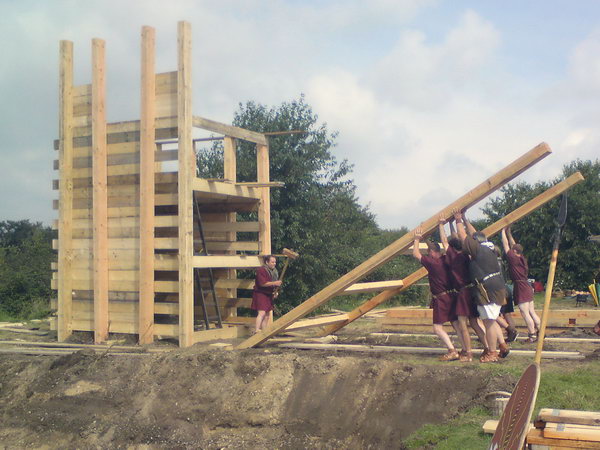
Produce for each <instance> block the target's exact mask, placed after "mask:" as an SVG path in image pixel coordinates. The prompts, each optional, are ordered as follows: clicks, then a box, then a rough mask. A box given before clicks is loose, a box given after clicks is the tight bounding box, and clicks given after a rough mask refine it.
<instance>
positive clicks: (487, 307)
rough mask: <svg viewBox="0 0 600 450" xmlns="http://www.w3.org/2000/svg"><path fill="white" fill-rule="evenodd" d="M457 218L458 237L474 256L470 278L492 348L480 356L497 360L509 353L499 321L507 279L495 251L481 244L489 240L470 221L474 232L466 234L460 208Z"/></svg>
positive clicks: (484, 360) (470, 226)
mask: <svg viewBox="0 0 600 450" xmlns="http://www.w3.org/2000/svg"><path fill="white" fill-rule="evenodd" d="M454 220H455V221H456V228H457V231H458V237H459V239H460V240H461V242H462V244H463V251H464V252H466V253H467V254H468V255H469V256H470V257H471V261H470V263H469V272H470V276H471V281H472V282H473V283H475V288H474V289H473V291H474V293H475V296H476V299H477V302H478V305H477V311H478V312H479V317H480V318H481V319H482V320H483V323H484V325H485V330H486V340H487V344H488V345H487V346H488V349H489V351H488V353H487V354H484V355H482V356H481V358H480V361H481V362H483V363H487V362H496V361H499V358H500V357H504V356H506V355H508V352H509V350H508V346H507V345H506V343H505V342H504V336H503V334H502V330H501V329H500V326H499V325H498V323H497V322H496V319H497V318H498V315H499V314H500V308H501V306H502V305H503V304H505V303H506V289H505V286H504V279H503V278H502V274H501V273H500V266H499V265H498V260H497V259H496V254H495V252H494V251H493V250H491V249H490V248H489V247H486V246H485V245H482V243H484V242H487V239H486V237H485V235H484V234H483V233H481V232H477V231H476V230H475V229H474V228H473V227H472V225H471V224H468V226H469V231H470V233H471V234H472V235H471V234H467V232H466V230H465V225H464V223H463V215H462V213H461V212H460V211H455V212H454ZM498 343H500V354H499V353H498V351H497V350H496V349H497V346H498Z"/></svg>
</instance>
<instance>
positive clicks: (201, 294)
mask: <svg viewBox="0 0 600 450" xmlns="http://www.w3.org/2000/svg"><path fill="white" fill-rule="evenodd" d="M193 202H194V212H195V216H196V223H197V224H198V230H199V231H200V246H201V248H200V254H201V255H202V256H208V251H207V250H206V238H205V237H204V227H203V226H202V216H201V215H200V206H199V205H198V200H197V199H196V196H194V200H193ZM203 276H204V277H203ZM203 281H208V288H205V284H204V285H203ZM194 285H195V292H194V294H195V295H194V297H195V299H198V300H199V303H200V306H202V314H203V317H204V327H205V329H206V330H208V329H209V328H210V323H211V322H215V321H216V322H217V324H218V325H217V328H223V322H222V320H221V310H220V308H219V300H218V299H217V292H216V290H215V279H214V276H213V271H212V269H211V268H210V267H209V268H194ZM210 299H212V301H211V302H210V303H208V301H210ZM194 303H195V302H194ZM207 306H208V307H211V306H212V308H213V309H214V314H213V315H209V313H208V308H207Z"/></svg>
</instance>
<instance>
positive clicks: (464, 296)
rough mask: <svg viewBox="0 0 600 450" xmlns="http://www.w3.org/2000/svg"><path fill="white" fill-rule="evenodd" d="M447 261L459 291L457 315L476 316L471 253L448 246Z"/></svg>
mask: <svg viewBox="0 0 600 450" xmlns="http://www.w3.org/2000/svg"><path fill="white" fill-rule="evenodd" d="M446 262H447V263H448V268H449V270H450V275H451V278H452V280H451V281H452V285H453V287H454V289H455V290H456V291H457V294H456V315H457V316H463V317H474V314H473V307H472V303H473V298H472V296H473V294H472V292H471V287H470V286H469V284H470V283H469V280H470V274H469V255H467V254H466V253H464V252H459V251H457V250H456V249H454V248H453V247H450V246H448V250H446Z"/></svg>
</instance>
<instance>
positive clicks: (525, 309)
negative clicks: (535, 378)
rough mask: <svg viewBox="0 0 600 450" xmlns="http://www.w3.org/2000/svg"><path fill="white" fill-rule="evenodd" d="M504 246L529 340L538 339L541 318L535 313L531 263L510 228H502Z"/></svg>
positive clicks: (516, 302)
mask: <svg viewBox="0 0 600 450" xmlns="http://www.w3.org/2000/svg"><path fill="white" fill-rule="evenodd" d="M502 246H503V247H504V253H505V254H506V260H507V261H508V274H509V275H510V279H511V280H512V282H513V298H514V301H515V304H516V305H517V306H518V307H519V311H521V316H522V317H523V320H524V321H525V324H526V325H527V331H528V333H529V342H535V341H536V340H537V330H539V328H540V318H539V317H538V315H537V314H536V313H535V309H534V305H533V289H532V288H531V286H530V285H529V281H527V277H528V276H529V265H528V264H527V259H526V258H525V255H523V246H522V245H521V244H517V243H516V242H515V240H514V238H513V236H512V233H511V232H510V228H509V227H507V228H503V229H502Z"/></svg>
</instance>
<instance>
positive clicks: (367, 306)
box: [321, 172, 583, 336]
mask: <svg viewBox="0 0 600 450" xmlns="http://www.w3.org/2000/svg"><path fill="white" fill-rule="evenodd" d="M580 181H583V175H581V173H579V172H577V173H575V174H573V175H571V176H570V177H569V178H567V179H566V180H564V181H562V182H560V183H558V184H556V185H554V186H553V187H551V188H550V189H548V190H546V191H544V192H542V193H541V194H540V195H538V196H537V197H535V198H533V199H531V200H529V201H528V202H527V203H525V204H524V205H522V206H520V207H519V208H517V209H515V210H514V211H513V212H511V213H510V214H508V215H506V216H504V217H503V218H502V219H500V220H498V221H497V222H495V223H493V224H492V225H490V226H489V227H487V228H485V229H484V230H483V232H484V233H485V234H486V236H488V237H489V236H493V235H494V234H496V233H498V232H499V231H500V230H502V228H504V227H506V226H508V225H510V224H512V223H514V222H516V221H518V220H520V219H522V218H523V217H525V216H527V215H529V214H531V213H532V212H533V211H535V210H536V209H538V208H540V207H541V206H543V205H544V204H546V203H547V202H549V201H550V200H552V199H553V198H555V197H557V196H558V195H560V194H562V193H563V192H565V191H566V190H568V189H570V188H571V187H572V186H574V185H576V184H577V183H579V182H580ZM426 275H427V270H425V268H423V267H421V268H420V269H419V270H417V271H415V272H413V273H412V274H410V275H409V276H408V277H406V278H404V279H403V280H402V283H403V286H402V287H400V288H397V289H389V290H386V291H383V292H381V293H380V294H378V295H376V296H375V297H373V298H372V299H370V300H367V301H366V302H365V303H363V304H362V305H360V306H359V307H358V308H356V309H354V310H352V311H351V312H349V313H348V320H347V321H346V322H342V323H338V324H334V325H331V326H328V327H326V328H325V329H324V330H323V332H322V333H321V335H322V336H327V335H328V334H331V333H335V332H336V331H337V330H339V329H340V328H343V327H345V326H346V325H348V324H349V323H352V322H354V321H355V320H356V319H358V318H359V317H361V316H363V315H364V314H365V313H368V312H369V311H371V310H372V309H373V308H375V307H376V306H378V305H380V304H381V303H383V302H385V301H387V300H389V299H390V298H392V297H393V296H395V295H398V294H399V293H401V292H403V291H405V290H406V289H408V288H409V287H410V286H412V285H413V284H414V283H416V282H417V281H419V280H420V279H421V278H423V277H425V276H426Z"/></svg>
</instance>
